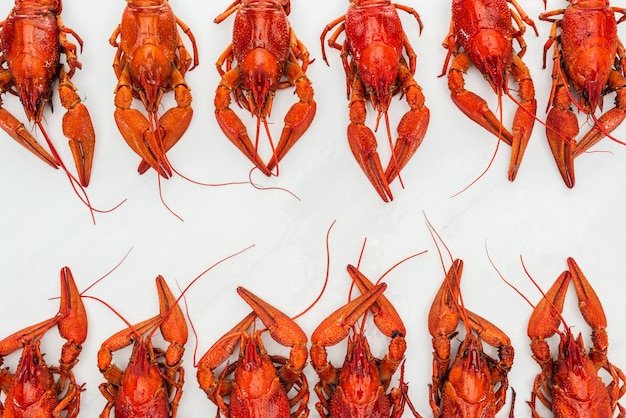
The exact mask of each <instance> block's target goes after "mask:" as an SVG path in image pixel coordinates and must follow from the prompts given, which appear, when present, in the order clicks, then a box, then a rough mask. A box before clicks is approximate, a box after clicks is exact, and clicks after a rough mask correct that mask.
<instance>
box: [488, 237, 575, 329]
mask: <svg viewBox="0 0 626 418" xmlns="http://www.w3.org/2000/svg"><path fill="white" fill-rule="evenodd" d="M485 251H486V253H487V258H488V259H489V263H491V266H492V267H493V268H494V270H495V271H496V273H497V274H498V276H499V277H500V279H501V280H502V281H503V282H504V283H506V284H507V285H508V286H509V287H510V288H511V289H513V290H514V291H515V293H517V294H518V295H520V296H521V297H522V299H524V301H526V303H527V304H528V305H529V306H530V307H531V308H532V309H533V312H535V309H536V308H537V305H535V304H533V303H532V302H531V301H530V299H528V297H527V296H526V295H524V294H523V293H522V292H521V291H520V290H519V289H518V288H517V287H515V285H514V284H513V283H511V282H510V281H509V280H507V279H506V278H505V277H504V275H503V274H502V273H501V272H500V270H499V269H498V267H497V266H496V264H495V263H494V261H493V259H492V258H491V255H490V254H489V250H488V249H487V243H486V242H485ZM520 262H521V264H522V269H523V270H524V273H526V276H527V277H528V278H529V279H530V281H531V282H532V284H533V285H534V286H535V288H537V290H539V293H541V296H542V297H543V299H545V300H546V301H547V303H549V304H550V307H551V308H552V309H553V310H554V311H555V312H556V313H557V314H558V316H559V318H560V320H561V322H563V325H564V326H565V327H566V328H567V329H569V326H568V325H567V322H566V321H565V318H564V317H563V315H562V314H561V312H560V311H559V310H558V309H557V307H556V306H555V305H554V303H553V302H552V301H551V300H549V299H548V298H547V297H546V293H545V292H544V291H543V289H541V287H540V286H539V284H538V283H537V282H536V281H535V279H534V278H533V277H532V276H531V274H530V272H529V271H528V269H527V268H526V265H525V264H524V259H523V258H522V256H521V255H520ZM540 315H541V316H542V318H544V319H545V322H546V324H548V325H549V326H550V328H552V330H553V331H554V332H555V333H556V334H559V335H561V336H562V335H563V332H562V331H561V330H559V328H558V327H554V326H553V325H552V324H551V323H550V321H549V318H547V317H546V316H545V315H544V314H541V313H540Z"/></svg>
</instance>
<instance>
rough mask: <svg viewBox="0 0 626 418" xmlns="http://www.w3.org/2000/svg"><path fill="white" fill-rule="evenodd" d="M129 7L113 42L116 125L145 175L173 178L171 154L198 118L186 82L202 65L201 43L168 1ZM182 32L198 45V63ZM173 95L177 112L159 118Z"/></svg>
mask: <svg viewBox="0 0 626 418" xmlns="http://www.w3.org/2000/svg"><path fill="white" fill-rule="evenodd" d="M127 3H128V4H127V6H126V8H125V9H124V14H123V15H122V23H121V24H120V25H118V26H117V28H116V29H115V32H113V35H111V38H110V39H109V42H110V43H111V45H113V46H114V47H115V48H117V52H116V54H115V60H114V61H113V68H114V70H115V75H116V76H117V79H118V83H117V87H116V88H115V107H116V109H115V122H116V123H117V127H118V128H119V131H120V133H121V134H122V136H123V137H124V139H125V140H126V143H127V144H128V145H129V146H130V148H131V149H132V150H133V151H135V153H136V154H137V155H139V157H141V159H142V161H141V163H140V164H139V173H142V174H143V173H144V172H146V171H147V170H148V169H149V168H151V167H152V168H153V169H154V170H156V172H157V173H159V175H160V176H162V177H164V178H169V177H171V175H172V166H171V164H170V162H169V161H168V159H167V156H166V153H167V152H168V151H169V150H170V149H171V148H172V147H173V146H174V145H176V143H177V142H178V141H179V140H180V138H181V137H182V136H183V134H184V133H185V131H186V130H187V128H188V127H189V124H190V122H191V117H192V115H193V110H192V109H191V93H190V88H189V86H188V85H187V83H186V82H185V78H184V76H185V74H186V73H187V71H191V70H193V69H194V68H195V67H196V66H197V65H198V50H197V47H196V41H195V38H194V36H193V33H192V32H191V29H189V27H188V26H187V25H185V24H184V23H183V22H182V21H181V20H180V19H178V18H177V17H176V15H174V12H173V11H172V9H171V7H170V5H169V4H168V0H127ZM178 27H180V28H181V29H182V30H183V31H184V32H185V34H186V35H187V36H188V37H189V39H190V41H191V43H192V47H193V53H194V55H193V61H192V57H191V55H190V54H189V52H188V51H187V49H186V48H185V45H184V44H183V41H182V39H181V36H180V34H179V32H178ZM192 64H193V65H192ZM172 90H174V98H175V100H176V107H173V108H171V109H168V110H167V111H166V112H165V113H164V114H163V115H162V116H159V114H158V110H159V105H160V104H161V99H162V97H163V95H164V94H166V93H168V92H170V91H172ZM133 98H136V99H139V100H141V102H142V103H143V106H144V108H145V110H146V112H147V113H148V118H146V117H145V116H144V115H143V114H142V113H141V112H140V111H139V110H137V109H132V108H131V105H132V102H133Z"/></svg>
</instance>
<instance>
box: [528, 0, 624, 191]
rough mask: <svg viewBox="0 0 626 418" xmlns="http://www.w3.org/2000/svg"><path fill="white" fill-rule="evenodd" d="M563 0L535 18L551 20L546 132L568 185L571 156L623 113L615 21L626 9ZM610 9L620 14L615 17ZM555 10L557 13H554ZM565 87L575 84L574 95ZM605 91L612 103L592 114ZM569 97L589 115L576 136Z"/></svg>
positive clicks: (600, 1)
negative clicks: (560, 5) (582, 132)
mask: <svg viewBox="0 0 626 418" xmlns="http://www.w3.org/2000/svg"><path fill="white" fill-rule="evenodd" d="M569 1H570V5H569V6H568V7H567V8H565V9H559V10H553V11H550V12H546V13H542V14H541V15H540V16H539V19H541V20H545V21H548V22H552V30H551V31H550V39H548V41H547V42H546V44H545V46H544V53H543V66H544V68H545V67H546V54H547V52H548V49H550V47H551V46H552V45H554V53H553V59H554V63H553V67H552V90H551V92H550V101H549V103H548V109H549V112H548V117H547V119H546V135H547V137H548V143H549V144H550V149H551V150H552V154H553V155H554V159H555V161H556V164H557V166H558V168H559V171H560V173H561V177H562V178H563V181H564V182H565V184H566V185H567V187H570V188H571V187H574V184H575V177H574V158H576V157H578V156H580V155H581V154H582V153H584V152H585V151H587V150H588V149H589V148H591V147H592V146H593V145H595V144H596V143H598V141H600V140H601V139H602V138H604V137H605V136H609V137H610V133H611V132H612V131H613V130H614V129H615V128H617V127H618V126H619V125H620V124H621V123H622V122H623V121H624V118H626V90H625V89H624V87H626V78H625V77H624V75H625V74H626V69H625V68H624V65H625V64H626V50H625V49H624V45H623V44H622V42H621V41H620V40H619V38H618V36H617V24H618V23H620V22H622V21H624V20H625V19H626V10H624V9H623V8H618V7H611V6H610V5H609V2H608V0H569ZM545 3H546V1H544V4H545ZM616 13H619V14H621V15H622V17H621V18H620V19H619V20H618V21H616V19H615V14H616ZM559 15H562V18H560V19H559V18H557V17H555V16H559ZM571 89H574V90H576V93H577V94H578V100H576V99H574V98H573V97H572V92H571V91H570V90H571ZM610 92H615V94H616V97H615V107H613V108H612V109H609V110H608V111H607V112H606V113H604V114H603V115H602V116H600V117H599V118H596V116H595V115H594V113H595V111H596V109H600V110H602V102H603V98H604V95H606V94H608V93H610ZM572 103H574V105H575V106H576V108H577V109H578V110H579V111H582V112H584V113H585V114H586V115H587V117H588V118H590V119H592V120H593V126H592V127H591V128H590V129H589V131H588V132H587V133H586V134H585V135H584V136H583V137H582V138H581V139H580V141H579V142H576V137H577V136H578V132H579V128H578V121H577V118H576V115H575V114H574V112H573V111H572V108H571V105H572ZM550 107H552V108H550Z"/></svg>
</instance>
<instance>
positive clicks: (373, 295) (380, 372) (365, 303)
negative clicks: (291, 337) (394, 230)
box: [311, 265, 408, 418]
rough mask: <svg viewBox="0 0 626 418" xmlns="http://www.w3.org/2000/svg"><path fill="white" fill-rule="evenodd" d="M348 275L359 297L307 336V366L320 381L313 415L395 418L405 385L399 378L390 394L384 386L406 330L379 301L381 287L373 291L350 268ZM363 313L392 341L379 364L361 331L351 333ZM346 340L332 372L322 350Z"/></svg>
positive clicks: (398, 358)
mask: <svg viewBox="0 0 626 418" xmlns="http://www.w3.org/2000/svg"><path fill="white" fill-rule="evenodd" d="M348 273H349V274H350V276H351V277H352V279H353V280H354V282H355V283H356V285H357V287H358V288H359V290H360V291H361V293H362V294H361V296H359V297H358V298H356V299H354V300H352V301H350V302H349V303H347V304H346V305H344V306H342V307H341V308H339V309H337V310H336V311H335V312H333V313H332V314H330V316H328V318H326V319H325V320H324V321H322V323H321V324H320V325H319V326H318V327H317V329H316V330H315V331H314V332H313V335H312V336H311V340H312V346H311V363H312V364H313V368H314V369H315V371H316V373H317V374H318V376H319V378H320V380H319V382H318V383H317V384H316V385H315V392H316V393H317V396H318V398H319V400H320V401H319V402H318V403H317V404H316V408H317V411H318V412H319V414H320V416H322V417H327V418H334V417H372V416H375V417H393V418H399V417H401V416H402V412H403V411H404V407H405V405H406V402H407V391H408V385H407V384H406V383H405V382H404V380H403V379H402V378H401V379H400V387H398V388H394V389H391V390H389V386H390V384H391V378H392V377H393V375H394V373H395V372H396V370H397V369H398V367H400V365H401V364H402V365H403V359H404V352H405V351H406V341H405V339H404V336H405V335H406V329H405V327H404V324H403V323H402V320H401V319H400V316H399V315H398V313H397V312H396V310H395V309H394V307H393V306H392V305H391V303H390V302H389V300H388V299H387V298H386V297H385V296H383V292H384V291H385V289H386V288H387V285H386V284H385V283H381V284H378V285H376V286H375V285H374V284H373V283H372V282H370V281H369V279H368V278H367V277H365V276H364V275H363V274H362V273H361V272H360V271H359V270H358V269H357V268H356V267H354V266H351V265H350V266H348ZM368 311H369V312H371V313H372V315H373V317H374V323H375V324H376V326H377V327H378V329H379V330H380V331H381V332H382V333H383V334H384V335H386V336H387V337H389V338H390V339H391V341H390V343H389V353H388V354H387V355H385V357H384V358H383V359H382V360H381V359H377V358H376V357H374V356H372V353H371V352H370V347H369V344H368V342H367V338H366V337H365V335H364V334H363V329H361V331H357V330H356V329H355V324H356V322H357V321H358V320H359V318H361V317H364V315H365V314H366V313H367V312H368ZM351 331H352V332H351ZM346 337H348V351H347V353H346V357H345V361H344V364H343V366H342V367H341V368H337V367H335V366H334V365H333V364H332V363H331V362H330V361H329V360H328V358H327V352H326V347H328V346H333V345H336V344H339V343H340V342H341V341H342V340H344V339H345V338H346ZM403 367H404V366H402V368H403ZM388 390H389V391H388Z"/></svg>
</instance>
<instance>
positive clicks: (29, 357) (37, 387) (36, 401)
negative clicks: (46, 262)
mask: <svg viewBox="0 0 626 418" xmlns="http://www.w3.org/2000/svg"><path fill="white" fill-rule="evenodd" d="M53 327H57V328H58V330H59V334H60V335H61V337H63V338H64V339H65V340H66V341H67V342H66V343H65V344H64V345H63V348H62V351H61V358H60V360H59V366H58V367H57V366H48V365H46V362H45V360H44V356H43V354H42V353H41V350H40V344H41V339H42V338H43V336H44V335H45V334H46V332H48V331H49V330H50V329H51V328H53ZM86 338H87V315H86V314H85V307H84V306H83V303H82V300H81V298H80V294H79V293H78V289H77V288H76V283H75V282H74V278H73V277H72V273H71V271H70V269H69V268H67V267H64V268H63V269H61V307H60V309H59V312H58V313H57V314H56V315H55V316H53V317H52V318H50V319H48V320H45V321H43V322H40V323H39V324H36V325H32V326H30V327H27V328H24V329H23V330H21V331H18V332H16V333H14V334H13V335H10V336H9V337H7V338H5V339H4V340H2V341H0V365H1V364H2V361H3V357H4V356H8V355H9V354H11V353H14V352H15V351H17V350H19V349H22V357H21V358H20V361H19V364H18V365H17V369H16V370H15V373H13V374H12V373H11V372H10V371H9V369H8V368H6V367H5V368H2V369H0V390H1V391H2V393H3V394H4V395H5V400H4V405H2V404H1V403H0V416H2V417H4V418H8V417H31V416H32V417H35V416H36V417H41V418H52V417H60V416H61V413H62V412H63V411H65V415H64V416H65V417H67V418H74V417H76V416H78V412H79V410H80V392H81V391H82V390H83V389H82V385H80V384H78V383H77V382H76V379H75V377H74V373H73V372H72V368H73V367H74V365H75V364H76V363H77V362H78V355H79V354H80V352H81V348H82V347H81V344H83V343H84V342H85V340H86ZM55 375H57V376H58V378H55Z"/></svg>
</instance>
